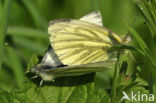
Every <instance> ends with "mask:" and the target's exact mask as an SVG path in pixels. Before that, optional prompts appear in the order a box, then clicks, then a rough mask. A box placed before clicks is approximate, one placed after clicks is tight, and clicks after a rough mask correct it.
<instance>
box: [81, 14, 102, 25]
mask: <svg viewBox="0 0 156 103" xmlns="http://www.w3.org/2000/svg"><path fill="white" fill-rule="evenodd" d="M79 20H82V21H86V22H90V23H93V24H97V25H100V26H103V24H102V16H101V14H100V12H99V11H94V12H91V13H89V14H87V15H85V16H83V17H82V18H80V19H79Z"/></svg>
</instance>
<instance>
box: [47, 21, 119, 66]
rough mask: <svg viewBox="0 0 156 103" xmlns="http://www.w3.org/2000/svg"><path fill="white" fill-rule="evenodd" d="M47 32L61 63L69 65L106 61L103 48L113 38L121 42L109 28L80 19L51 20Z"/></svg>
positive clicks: (108, 45) (105, 52) (111, 43)
mask: <svg viewBox="0 0 156 103" xmlns="http://www.w3.org/2000/svg"><path fill="white" fill-rule="evenodd" d="M48 32H49V34H51V37H50V42H51V45H52V47H53V48H54V52H55V53H56V54H57V55H58V57H59V59H60V61H61V62H62V63H63V64H65V65H69V66H72V65H80V64H87V63H95V62H100V61H106V60H108V58H109V56H108V54H107V51H106V50H105V49H106V48H108V47H111V46H112V45H113V42H114V41H115V40H116V41H115V42H118V43H121V42H122V40H121V39H120V38H119V37H118V36H117V35H116V34H115V33H113V32H111V31H110V30H108V29H106V28H104V27H101V26H98V25H96V24H93V23H89V22H85V21H81V20H73V19H62V20H55V21H52V22H51V23H50V26H49V28H48ZM113 35H115V36H116V37H114V36H113ZM112 37H113V39H112ZM114 39H115V40H114Z"/></svg>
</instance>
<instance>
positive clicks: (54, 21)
mask: <svg viewBox="0 0 156 103" xmlns="http://www.w3.org/2000/svg"><path fill="white" fill-rule="evenodd" d="M70 21H72V19H70V18H65V19H56V20H52V21H50V22H49V26H51V25H54V24H56V23H61V22H70Z"/></svg>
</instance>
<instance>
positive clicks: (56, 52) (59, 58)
mask: <svg viewBox="0 0 156 103" xmlns="http://www.w3.org/2000/svg"><path fill="white" fill-rule="evenodd" d="M48 33H49V34H50V43H51V46H50V47H49V48H48V50H47V52H46V53H45V55H44V57H43V59H42V61H41V62H40V63H39V64H37V65H36V66H34V67H32V68H31V69H30V70H29V71H30V72H32V73H35V74H36V76H35V77H38V76H40V77H41V78H42V81H41V82H40V85H41V84H42V82H43V81H54V79H55V78H57V77H63V76H78V75H83V74H86V73H91V72H99V71H104V70H109V69H112V68H113V66H114V64H115V63H116V52H108V51H107V50H108V48H110V47H112V46H113V45H116V44H119V45H120V44H124V43H125V40H123V39H122V38H121V37H119V36H118V35H117V34H116V33H115V32H113V31H111V30H109V29H108V28H106V27H103V24H102V16H101V14H100V12H99V11H94V12H91V13H89V14H87V15H85V16H83V17H82V18H80V19H79V20H76V19H58V20H52V21H51V22H50V23H49V28H48ZM35 77H34V78H35Z"/></svg>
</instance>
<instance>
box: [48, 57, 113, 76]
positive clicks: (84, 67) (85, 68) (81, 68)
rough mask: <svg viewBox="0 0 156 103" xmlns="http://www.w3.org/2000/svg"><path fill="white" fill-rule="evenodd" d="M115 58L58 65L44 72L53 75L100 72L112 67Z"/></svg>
mask: <svg viewBox="0 0 156 103" xmlns="http://www.w3.org/2000/svg"><path fill="white" fill-rule="evenodd" d="M115 63H116V60H113V59H112V60H108V61H105V62H97V63H88V64H81V65H76V66H65V67H58V68H56V69H47V70H45V73H46V74H49V75H53V76H54V77H62V76H78V75H82V74H86V73H91V72H100V71H104V70H110V69H112V68H113V67H114V64H115Z"/></svg>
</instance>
